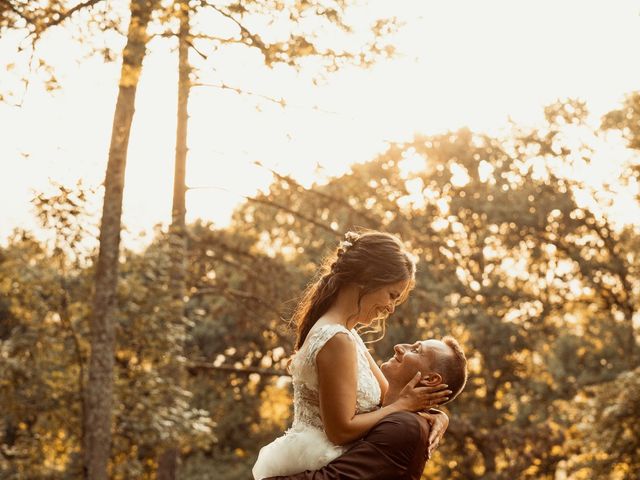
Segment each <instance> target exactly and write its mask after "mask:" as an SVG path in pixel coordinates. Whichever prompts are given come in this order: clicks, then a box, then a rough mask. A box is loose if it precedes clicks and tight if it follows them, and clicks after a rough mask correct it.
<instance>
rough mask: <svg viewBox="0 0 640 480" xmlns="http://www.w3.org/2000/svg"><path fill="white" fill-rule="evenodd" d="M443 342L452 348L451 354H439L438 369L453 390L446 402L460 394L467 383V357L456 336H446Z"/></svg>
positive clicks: (443, 379)
mask: <svg viewBox="0 0 640 480" xmlns="http://www.w3.org/2000/svg"><path fill="white" fill-rule="evenodd" d="M442 343H444V344H445V345H447V346H448V347H449V348H450V349H451V354H449V355H439V356H438V361H437V363H438V365H437V368H436V370H437V371H438V372H439V373H440V375H442V381H443V382H444V383H446V384H447V385H448V388H449V390H451V391H452V393H451V395H449V400H447V401H446V402H445V403H449V402H451V401H452V400H453V399H455V398H456V397H457V396H458V395H459V394H460V392H461V391H462V390H463V389H464V386H465V385H466V383H467V357H466V356H465V354H464V351H463V350H462V347H461V346H460V344H459V343H458V341H457V340H456V339H455V338H453V337H451V336H446V337H444V338H443V339H442Z"/></svg>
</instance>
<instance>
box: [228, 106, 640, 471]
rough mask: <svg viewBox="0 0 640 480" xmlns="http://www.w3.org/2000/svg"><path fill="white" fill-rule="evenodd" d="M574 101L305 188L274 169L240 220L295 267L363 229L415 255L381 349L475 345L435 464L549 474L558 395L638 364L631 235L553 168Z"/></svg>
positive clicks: (563, 156) (565, 158)
mask: <svg viewBox="0 0 640 480" xmlns="http://www.w3.org/2000/svg"><path fill="white" fill-rule="evenodd" d="M569 111H577V112H580V109H577V108H573V107H572V108H571V109H569V108H568V107H566V108H565V106H564V104H558V105H553V106H550V107H549V109H548V111H547V113H548V118H549V125H548V127H547V132H545V133H544V134H543V133H542V132H543V130H542V129H541V130H535V131H528V132H523V131H517V130H516V131H514V133H513V134H512V136H510V137H506V138H492V137H489V136H486V135H479V134H474V133H472V132H469V131H467V130H461V131H459V132H451V133H448V134H445V135H438V136H430V137H427V136H417V137H416V138H415V139H414V140H413V141H412V142H407V143H406V144H401V145H391V146H390V148H389V150H388V151H387V152H386V153H385V154H383V155H381V156H380V157H379V158H377V159H375V160H374V161H372V162H370V163H368V164H366V165H362V166H354V167H353V168H352V172H351V173H350V174H347V175H345V176H343V177H341V178H336V179H334V180H333V181H331V182H330V183H329V184H327V185H323V186H314V187H312V188H311V189H304V188H301V187H300V186H299V185H296V184H295V182H293V181H292V180H291V179H288V178H286V177H282V176H279V177H277V178H276V180H275V181H274V183H273V185H272V186H271V188H270V191H269V192H268V193H266V194H264V195H262V196H258V197H257V198H256V199H254V200H252V201H249V202H247V203H246V204H245V205H244V207H243V208H242V209H240V210H239V211H238V212H237V214H236V216H235V217H234V221H235V222H237V224H238V227H239V226H240V225H245V230H247V229H249V228H251V230H252V231H255V236H256V237H257V238H261V242H260V243H261V245H264V248H267V249H274V250H276V251H282V252H292V253H291V262H292V263H293V264H297V265H313V264H315V263H316V262H317V261H318V260H319V259H320V258H321V255H322V252H323V251H324V250H325V248H326V246H327V245H328V244H329V245H331V244H333V243H334V242H335V234H334V232H342V231H345V230H347V229H349V228H353V227H354V226H358V225H362V226H366V227H372V228H382V229H384V230H387V231H391V232H395V233H398V234H399V235H400V236H401V238H403V240H405V241H406V242H407V243H408V244H410V245H411V248H412V249H413V250H414V251H415V252H416V253H417V254H418V255H419V257H420V259H421V263H420V264H419V273H418V279H417V287H416V291H415V292H414V294H413V298H414V300H412V301H410V302H409V303H408V304H407V305H406V306H403V308H401V309H399V310H398V312H397V313H396V314H395V315H394V321H393V322H392V323H391V324H390V326H389V329H388V334H387V336H386V337H385V338H384V339H383V340H382V341H380V342H379V343H377V344H376V349H377V350H378V352H379V353H380V355H379V357H381V358H384V357H385V356H386V354H385V353H382V352H389V351H390V344H391V342H395V341H398V340H403V339H404V340H406V339H407V338H416V337H421V336H433V335H436V336H442V335H444V334H447V333H451V334H454V335H455V336H457V337H459V338H460V339H461V341H462V342H463V343H464V345H465V346H466V348H467V350H468V352H469V357H470V367H471V373H472V376H471V379H470V382H469V384H468V386H467V389H466V391H465V392H464V394H463V395H462V397H461V399H460V401H457V402H456V403H454V404H452V405H451V407H450V408H451V410H452V412H453V415H452V421H451V425H450V427H449V432H448V441H447V442H446V443H445V445H444V446H443V455H444V456H445V457H446V458H447V462H446V463H440V462H438V461H437V459H436V462H434V463H433V464H432V465H430V466H429V468H430V469H431V470H429V471H430V472H431V473H432V474H435V471H434V469H437V471H438V473H440V475H444V476H448V477H450V478H465V479H468V478H496V479H498V478H500V479H501V478H552V477H553V475H554V472H555V471H556V470H557V469H558V465H559V463H560V462H561V461H563V460H566V458H567V457H566V456H563V455H562V445H563V444H564V441H565V438H566V428H567V426H568V425H567V423H568V420H567V417H564V416H562V415H560V414H558V413H557V409H556V407H555V404H554V402H555V401H562V400H563V399H564V400H567V399H570V398H573V397H574V396H575V395H576V394H577V393H578V392H579V391H580V390H581V389H582V388H584V387H586V386H588V385H592V384H599V383H602V382H606V381H610V380H611V379H613V378H615V376H616V375H618V374H619V373H620V372H621V371H623V370H624V369H625V368H628V366H633V365H637V364H638V348H637V335H636V331H635V329H634V327H633V315H634V312H635V311H637V297H636V296H634V295H632V294H631V292H633V289H632V288H631V286H632V285H634V284H635V283H637V271H636V269H635V268H634V265H633V264H631V263H630V260H629V259H631V258H633V256H630V255H629V253H630V251H631V250H629V248H630V247H631V246H632V245H633V244H635V241H637V233H636V234H634V233H632V232H626V233H624V232H620V231H617V230H615V229H614V228H613V227H612V226H611V225H610V223H609V221H608V219H607V217H606V216H602V215H600V213H599V212H595V211H591V210H590V209H589V208H587V207H585V206H582V205H580V204H579V203H578V202H577V200H576V198H575V197H574V192H575V191H577V190H578V189H580V188H583V186H582V185H580V184H578V183H576V182H575V181H572V180H571V178H569V177H566V176H565V175H563V173H562V172H563V171H564V170H563V169H557V168H556V165H558V164H565V165H567V164H570V162H572V161H573V157H572V156H571V153H572V152H571V150H570V149H569V148H568V147H567V146H565V145H564V144H563V138H564V133H563V132H564V126H563V125H561V124H560V123H557V122H554V121H553V120H554V118H555V117H556V116H557V115H559V114H560V113H562V112H565V113H566V112H569ZM567 118H569V117H567ZM576 121H577V120H576ZM567 123H568V124H571V122H567ZM595 134H597V132H592V135H595ZM587 147H588V145H584V146H583V147H582V150H579V151H578V152H576V153H577V154H585V155H586V154H588V148H587ZM407 165H414V169H413V171H411V170H410V173H408V174H407V173H403V171H404V170H405V169H406V168H407ZM284 205H286V208H283V206H284ZM625 237H629V238H634V239H636V240H633V241H629V240H626V239H625ZM525 451H526V452H527V454H526V455H523V454H522V452H525ZM515 452H520V453H519V454H518V455H516V454H515ZM452 458H455V459H456V460H455V462H452V461H451V460H450V459H452ZM454 463H455V465H454Z"/></svg>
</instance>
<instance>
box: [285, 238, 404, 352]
mask: <svg viewBox="0 0 640 480" xmlns="http://www.w3.org/2000/svg"><path fill="white" fill-rule="evenodd" d="M415 269H416V267H415V263H414V261H413V260H412V258H411V255H410V254H409V253H408V252H407V251H406V250H405V248H404V246H403V245H402V242H401V241H400V240H399V239H398V238H396V237H395V236H393V235H391V234H388V233H383V232H377V231H365V232H362V233H358V232H352V231H349V232H347V233H346V234H345V235H344V238H343V240H342V241H341V242H340V244H339V245H338V247H337V248H336V249H335V250H334V251H333V252H332V253H331V254H330V255H329V256H327V257H326V258H325V260H324V261H323V263H322V265H321V267H320V269H319V270H318V273H317V276H316V280H315V281H314V282H313V283H311V284H310V285H309V286H308V287H307V289H306V290H305V292H304V294H303V295H302V299H301V301H300V303H299V304H298V306H297V307H296V310H295V311H294V313H293V317H292V319H291V320H292V322H294V323H295V324H296V328H297V339H296V344H295V348H296V350H297V349H299V348H300V347H301V346H302V344H303V343H304V341H305V339H306V338H307V335H308V334H309V330H311V327H313V325H315V323H316V322H317V321H318V319H319V318H320V317H321V316H322V315H324V314H325V313H326V312H327V310H328V309H329V307H330V306H331V305H332V304H333V302H334V301H335V300H336V298H337V296H338V292H339V291H340V289H341V288H342V287H343V286H345V285H349V284H356V285H359V286H360V287H361V290H360V294H359V298H358V308H360V301H361V300H362V297H364V296H365V295H366V294H368V293H371V292H373V291H375V290H378V289H379V288H382V287H384V286H387V285H391V284H393V283H397V282H401V281H406V280H409V287H408V288H407V289H406V291H405V292H403V294H402V295H401V298H400V300H399V301H400V302H402V301H404V300H405V299H406V297H407V295H408V294H409V290H410V289H411V288H412V287H413V283H414V278H415Z"/></svg>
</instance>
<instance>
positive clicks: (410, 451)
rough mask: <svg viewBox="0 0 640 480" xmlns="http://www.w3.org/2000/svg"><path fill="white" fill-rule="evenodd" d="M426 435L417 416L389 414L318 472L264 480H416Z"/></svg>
mask: <svg viewBox="0 0 640 480" xmlns="http://www.w3.org/2000/svg"><path fill="white" fill-rule="evenodd" d="M429 431H430V427H429V423H428V422H427V421H426V420H425V419H424V418H422V417H421V416H420V415H417V414H415V413H409V412H397V413H392V414H391V415H388V416H386V417H385V418H383V419H382V420H380V422H378V423H377V424H376V425H375V426H374V427H373V428H372V429H371V430H370V431H369V433H367V435H366V436H365V437H364V438H363V439H361V440H358V441H357V442H356V443H354V444H353V445H352V446H351V447H350V448H349V450H347V451H346V452H345V453H344V454H343V455H342V456H340V457H338V458H336V459H335V460H334V461H333V462H331V463H330V464H329V465H327V466H325V467H322V468H321V469H320V470H314V471H309V470H307V471H306V472H302V473H298V474H296V475H289V476H284V477H270V478H268V479H265V480H419V479H420V476H421V475H422V471H423V470H424V465H425V463H426V462H427V459H428V453H427V450H428V446H429Z"/></svg>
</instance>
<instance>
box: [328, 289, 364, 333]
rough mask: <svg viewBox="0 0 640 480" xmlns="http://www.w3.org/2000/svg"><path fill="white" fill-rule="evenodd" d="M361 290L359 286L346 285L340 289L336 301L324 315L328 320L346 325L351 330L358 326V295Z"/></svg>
mask: <svg viewBox="0 0 640 480" xmlns="http://www.w3.org/2000/svg"><path fill="white" fill-rule="evenodd" d="M359 292H360V289H359V288H358V286H357V285H346V286H344V287H342V288H341V289H340V291H339V292H338V296H337V298H336V299H335V301H334V302H333V303H332V304H331V306H330V307H329V310H327V312H326V313H325V314H324V315H323V317H324V318H326V319H327V320H329V321H331V322H334V323H339V324H341V325H344V326H345V327H347V328H348V329H349V330H351V329H352V328H353V327H355V326H356V324H357V323H358V318H357V317H356V313H358V295H359Z"/></svg>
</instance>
